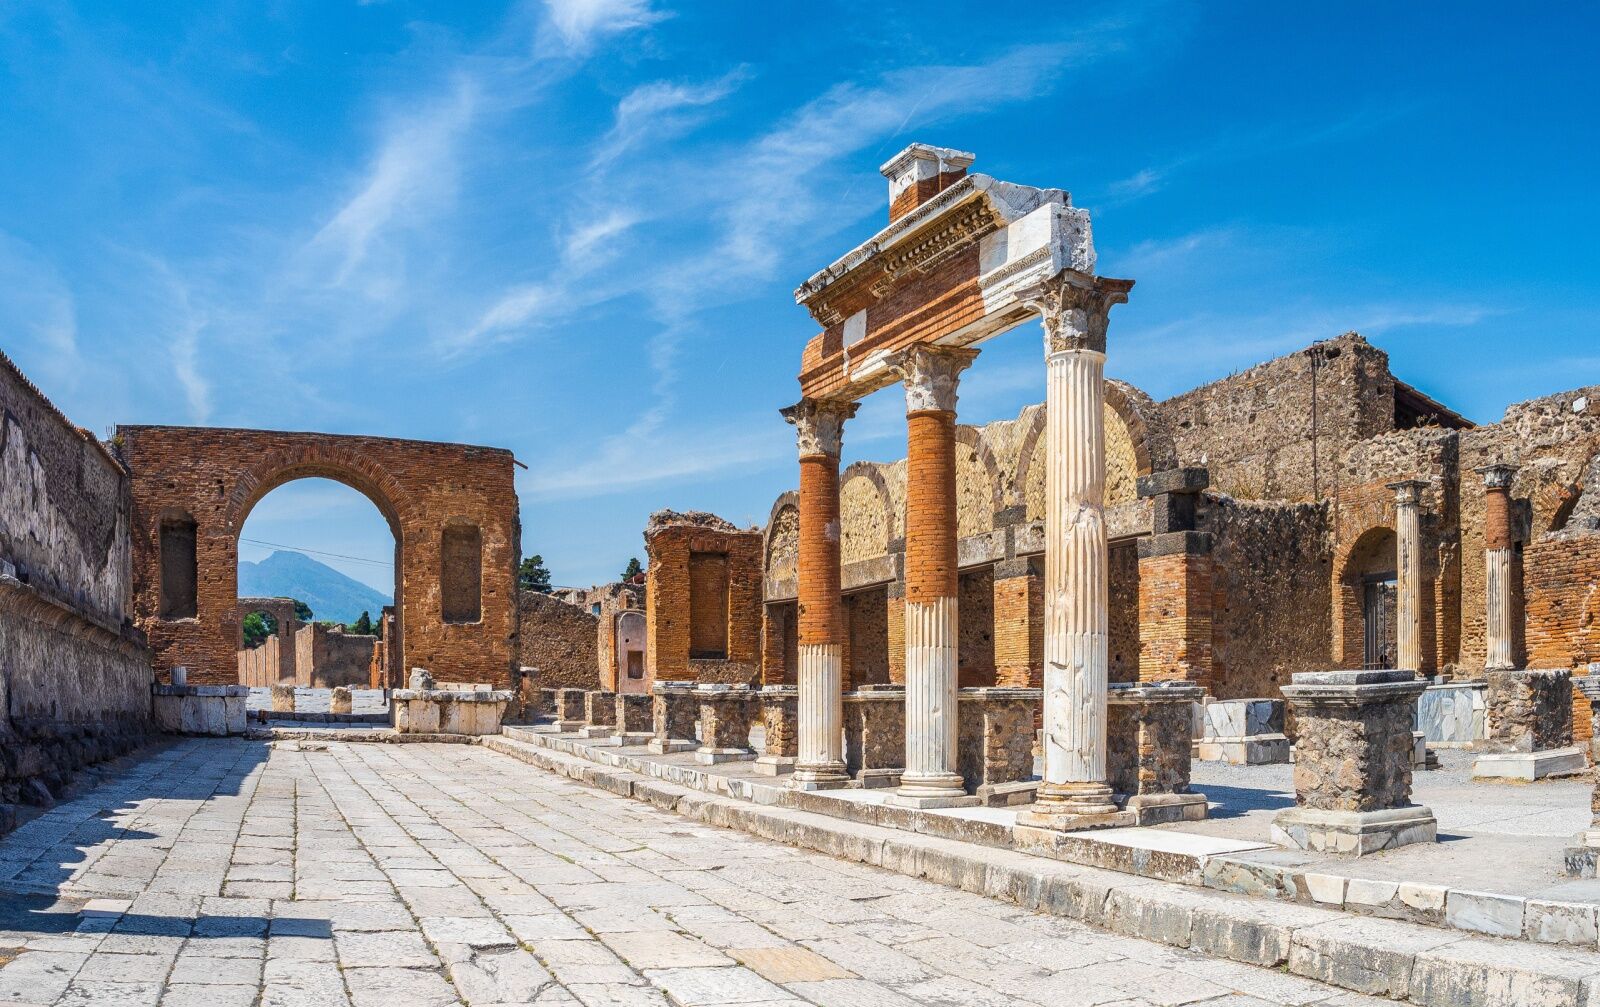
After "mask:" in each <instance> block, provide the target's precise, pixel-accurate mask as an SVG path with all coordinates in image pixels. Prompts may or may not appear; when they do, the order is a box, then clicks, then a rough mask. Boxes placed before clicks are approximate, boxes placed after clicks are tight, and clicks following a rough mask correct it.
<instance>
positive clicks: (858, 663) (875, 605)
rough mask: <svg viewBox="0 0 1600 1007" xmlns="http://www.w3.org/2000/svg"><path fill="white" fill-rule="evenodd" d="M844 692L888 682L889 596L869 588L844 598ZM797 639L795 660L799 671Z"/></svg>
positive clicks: (884, 591) (881, 589)
mask: <svg viewBox="0 0 1600 1007" xmlns="http://www.w3.org/2000/svg"><path fill="white" fill-rule="evenodd" d="M842 612H843V615H844V629H845V632H844V654H843V658H844V686H843V687H844V689H845V691H847V692H848V691H849V690H851V689H859V688H861V687H862V686H863V685H882V684H885V683H887V682H888V681H889V595H888V592H887V591H886V590H885V589H884V588H882V587H877V588H869V589H868V590H865V591H857V592H855V593H853V594H848V595H845V597H844V603H843V605H842ZM798 649H799V648H798V640H796V653H795V655H794V659H795V661H796V662H797V669H796V670H798V660H799V654H798Z"/></svg>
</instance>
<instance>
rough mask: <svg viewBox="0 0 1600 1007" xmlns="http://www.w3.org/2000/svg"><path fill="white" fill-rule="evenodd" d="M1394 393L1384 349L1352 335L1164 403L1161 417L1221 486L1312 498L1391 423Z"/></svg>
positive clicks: (1244, 492)
mask: <svg viewBox="0 0 1600 1007" xmlns="http://www.w3.org/2000/svg"><path fill="white" fill-rule="evenodd" d="M1314 363H1316V364H1317V366H1316V367H1315V385H1314V387H1315V391H1314V392H1313V364H1314ZM1394 389H1395V383H1394V378H1393V376H1392V375H1391V374H1390V373H1389V356H1388V354H1386V353H1384V352H1383V351H1382V350H1380V349H1378V348H1377V347H1375V346H1372V345H1371V344H1369V343H1368V342H1367V341H1366V340H1365V339H1362V338H1361V337H1360V336H1358V335H1355V334H1353V333H1350V334H1346V335H1343V336H1340V337H1339V338H1337V339H1330V340H1328V341H1326V342H1324V343H1319V344H1317V345H1316V346H1314V347H1308V348H1307V349H1304V350H1301V351H1299V352H1297V353H1291V354H1288V355H1287V356H1282V357H1278V358H1276V359H1274V360H1269V361H1267V362H1266V363H1263V364H1258V365H1257V366H1255V367H1252V368H1250V369H1249V370H1247V371H1243V372H1241V373H1239V374H1234V375H1232V376H1230V377H1227V378H1224V379H1222V380H1221V381H1216V382H1213V383H1212V384H1209V385H1204V386H1202V387H1200V388H1196V389H1195V390H1193V391H1191V392H1185V393H1184V394H1182V395H1178V396H1175V397H1174V398H1171V399H1167V400H1166V401H1164V402H1162V403H1160V404H1159V405H1158V406H1157V407H1156V409H1157V412H1158V420H1157V422H1158V423H1159V424H1160V426H1161V429H1162V430H1164V431H1165V432H1167V433H1169V434H1170V436H1171V437H1172V440H1173V442H1174V444H1175V445H1176V448H1177V453H1178V462H1179V464H1181V465H1201V466H1205V467H1207V468H1208V469H1210V471H1211V486H1212V488H1213V489H1215V490H1217V491H1218V492H1221V493H1226V494H1228V495H1230V496H1233V497H1237V498H1241V499H1247V500H1311V499H1314V498H1315V497H1318V496H1326V495H1328V494H1329V493H1330V492H1335V491H1337V489H1338V485H1339V484H1338V475H1337V472H1336V471H1335V470H1336V469H1337V467H1338V465H1339V462H1340V459H1342V458H1343V457H1344V454H1345V452H1346V451H1347V450H1348V449H1349V448H1350V447H1351V446H1352V445H1354V444H1355V443H1357V442H1358V441H1361V440H1364V439H1366V438H1369V437H1373V436H1376V435H1378V434H1381V433H1385V432H1387V431H1389V430H1392V429H1393V428H1394V410H1395V407H1394V394H1395V392H1394ZM1313 396H1314V397H1315V406H1314V407H1313Z"/></svg>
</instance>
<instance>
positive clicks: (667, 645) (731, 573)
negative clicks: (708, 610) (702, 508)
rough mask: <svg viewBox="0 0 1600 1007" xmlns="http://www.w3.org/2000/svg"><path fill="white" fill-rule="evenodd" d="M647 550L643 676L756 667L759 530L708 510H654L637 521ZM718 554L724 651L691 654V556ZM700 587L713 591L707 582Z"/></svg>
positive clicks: (740, 671)
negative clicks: (644, 523) (644, 522)
mask: <svg viewBox="0 0 1600 1007" xmlns="http://www.w3.org/2000/svg"><path fill="white" fill-rule="evenodd" d="M645 550H646V551H647V552H648V553H649V556H650V568H649V570H648V572H647V577H648V580H647V585H646V589H645V619H646V623H647V627H648V628H647V632H648V635H649V643H648V646H647V649H646V655H645V666H646V674H647V675H648V676H649V678H650V680H651V681H658V680H659V681H700V682H723V683H728V684H749V683H751V682H754V681H755V680H756V679H757V678H758V677H759V674H760V667H761V594H762V569H761V561H762V555H763V553H764V551H765V543H764V541H763V536H762V534H761V532H760V531H759V530H756V529H749V530H744V531H741V530H740V529H738V528H735V527H734V526H733V525H731V524H729V523H728V522H726V521H724V520H722V519H721V518H719V517H716V516H715V515H712V514H704V513H701V512H690V513H687V514H679V513H676V512H674V511H658V512H657V513H655V514H652V515H651V516H650V524H649V526H648V527H647V528H646V529H645ZM695 554H700V555H703V556H713V555H722V556H725V557H726V564H725V567H724V568H725V570H726V585H725V587H724V588H721V589H720V590H722V591H723V592H725V604H722V605H720V606H718V605H712V606H710V607H717V608H720V610H722V611H725V612H726V620H727V624H726V628H725V639H726V647H727V649H726V652H725V653H726V656H725V657H721V658H697V657H693V656H692V654H691V649H692V646H693V642H692V636H693V622H692V619H693V616H692V609H693V608H694V607H695V603H694V587H693V582H692V580H693V579H692V574H691V557H692V556H694V555H695ZM702 590H710V591H717V590H719V588H718V586H717V585H715V584H712V583H709V582H707V583H705V584H704V585H702Z"/></svg>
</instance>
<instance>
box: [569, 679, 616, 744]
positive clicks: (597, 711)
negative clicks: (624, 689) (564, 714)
mask: <svg viewBox="0 0 1600 1007" xmlns="http://www.w3.org/2000/svg"><path fill="white" fill-rule="evenodd" d="M616 723H617V694H616V693H614V692H605V691H602V690H598V689H596V690H590V691H586V692H585V693H584V694H583V726H582V727H580V728H578V734H579V735H581V736H583V737H585V738H609V737H611V736H612V735H613V734H615V733H616Z"/></svg>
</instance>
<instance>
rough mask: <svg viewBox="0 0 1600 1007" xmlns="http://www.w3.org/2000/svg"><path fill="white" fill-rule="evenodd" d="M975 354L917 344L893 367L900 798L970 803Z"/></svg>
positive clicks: (893, 362) (903, 801)
mask: <svg viewBox="0 0 1600 1007" xmlns="http://www.w3.org/2000/svg"><path fill="white" fill-rule="evenodd" d="M975 356H977V351H976V350H965V349H953V348H945V347H936V346H914V347H912V348H910V349H907V350H904V351H902V352H900V353H897V354H895V355H894V356H893V357H891V358H890V360H889V367H890V369H891V370H893V371H894V372H895V373H896V374H898V375H900V377H901V378H902V379H903V380H904V382H905V386H906V428H907V431H906V432H907V445H906V553H905V556H906V560H905V562H906V573H905V576H906V765H905V772H904V773H903V774H902V775H901V777H900V789H899V790H898V791H897V792H896V794H895V797H894V800H895V801H896V803H900V804H911V805H915V806H918V807H948V806H950V805H952V804H965V803H969V802H970V801H971V800H973V799H969V798H968V797H967V794H966V788H965V786H964V784H963V782H962V778H961V774H960V773H959V772H957V771H956V733H957V732H956V729H957V725H958V716H957V706H956V688H957V685H958V681H957V671H958V667H957V660H956V658H957V646H956V644H957V636H958V629H959V626H958V622H957V616H956V590H957V569H956V436H955V434H956V385H957V381H958V379H959V375H960V373H961V371H962V370H963V369H964V368H965V367H966V366H967V365H968V364H970V363H971V362H972V359H973V357H975Z"/></svg>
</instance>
